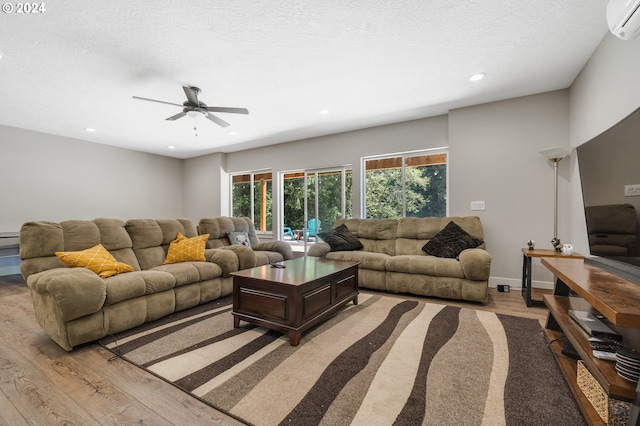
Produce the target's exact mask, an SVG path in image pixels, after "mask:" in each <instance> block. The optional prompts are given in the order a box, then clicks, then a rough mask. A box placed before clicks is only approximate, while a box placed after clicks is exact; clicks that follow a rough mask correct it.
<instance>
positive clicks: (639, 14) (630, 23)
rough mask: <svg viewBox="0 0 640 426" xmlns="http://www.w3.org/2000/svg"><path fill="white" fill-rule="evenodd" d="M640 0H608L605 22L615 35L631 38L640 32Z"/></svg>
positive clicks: (624, 38) (626, 38)
mask: <svg viewBox="0 0 640 426" xmlns="http://www.w3.org/2000/svg"><path fill="white" fill-rule="evenodd" d="M639 8H640V0H609V4H607V24H608V25H609V30H611V33H612V34H613V35H615V36H616V37H619V38H621V39H623V40H631V39H632V38H635V37H636V36H637V35H638V33H640V10H639Z"/></svg>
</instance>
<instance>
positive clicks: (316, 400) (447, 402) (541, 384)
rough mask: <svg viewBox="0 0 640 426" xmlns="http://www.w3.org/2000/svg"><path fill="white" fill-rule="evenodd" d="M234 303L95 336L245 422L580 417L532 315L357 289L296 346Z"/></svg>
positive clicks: (510, 421) (566, 421) (562, 421)
mask: <svg viewBox="0 0 640 426" xmlns="http://www.w3.org/2000/svg"><path fill="white" fill-rule="evenodd" d="M230 302H231V300H230V298H226V299H223V300H219V301H216V302H213V303H210V304H207V305H203V306H200V307H198V308H194V309H192V310H189V311H185V312H181V313H177V314H174V315H172V316H169V317H167V318H164V319H162V320H159V321H156V322H153V323H150V324H147V325H146V326H143V327H142V328H137V329H134V330H132V331H130V332H127V333H123V334H120V335H117V336H115V337H114V338H107V339H104V340H102V341H101V342H100V343H101V344H102V345H103V346H105V347H106V348H108V349H109V350H111V351H112V352H114V353H115V354H118V355H120V356H121V357H123V358H124V359H126V360H128V361H129V362H132V363H134V364H135V365H137V366H139V367H141V368H144V369H146V370H148V371H150V372H152V373H153V374H155V375H157V376H159V377H161V378H163V379H164V380H166V381H168V382H170V383H172V384H173V385H175V386H177V387H179V388H181V389H183V390H185V391H186V392H189V393H190V394H192V395H194V396H196V397H197V398H199V399H200V400H202V401H204V402H206V403H208V404H209V405H211V406H213V407H215V408H216V409H218V410H221V411H224V412H226V413H228V414H230V415H232V416H234V417H236V418H238V419H240V420H242V421H243V422H246V423H248V424H254V425H317V424H321V425H332V426H333V425H394V424H395V425H421V424H424V425H492V426H493V425H549V424H553V425H581V424H584V420H583V418H582V416H581V414H580V412H579V410H578V408H577V407H576V404H575V402H574V400H573V398H572V396H571V393H570V391H569V389H568V387H567V385H566V383H565V381H564V378H563V377H562V375H561V372H560V370H559V368H558V366H557V364H556V362H555V360H554V359H553V355H552V353H551V352H550V350H549V348H548V347H547V344H546V341H545V339H544V336H543V331H542V327H541V326H540V324H539V322H538V321H536V320H533V319H526V318H519V317H513V316H507V315H499V314H494V313H491V312H486V311H479V310H474V309H469V308H458V307H451V306H446V305H439V304H432V303H423V302H417V301H409V300H404V299H401V298H395V297H388V296H381V295H378V294H360V297H359V304H358V305H353V304H351V303H350V304H348V305H347V306H345V308H344V309H343V310H342V311H340V312H339V313H337V314H336V315H335V316H333V317H332V318H330V319H328V320H327V321H325V322H323V323H321V324H320V325H318V326H316V327H314V328H312V329H310V330H308V331H307V332H306V333H304V334H303V337H302V340H301V343H300V345H298V346H296V347H293V346H290V345H289V341H288V339H287V338H286V336H284V335H282V334H281V333H278V332H273V331H268V330H266V329H264V328H261V327H255V326H252V325H249V324H246V323H244V322H242V323H241V326H240V328H238V329H234V328H233V320H232V315H231V313H230V312H231V306H230Z"/></svg>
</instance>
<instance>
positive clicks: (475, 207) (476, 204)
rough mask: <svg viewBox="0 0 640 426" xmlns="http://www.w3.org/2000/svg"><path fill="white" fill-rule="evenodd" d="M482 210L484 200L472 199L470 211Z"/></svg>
mask: <svg viewBox="0 0 640 426" xmlns="http://www.w3.org/2000/svg"><path fill="white" fill-rule="evenodd" d="M478 210H484V201H472V202H471V211H478Z"/></svg>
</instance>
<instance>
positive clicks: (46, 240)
mask: <svg viewBox="0 0 640 426" xmlns="http://www.w3.org/2000/svg"><path fill="white" fill-rule="evenodd" d="M178 233H182V234H183V235H184V236H186V237H195V236H197V230H196V227H195V226H194V225H193V223H192V222H191V221H190V220H186V219H177V220H153V219H134V220H129V221H127V222H124V221H122V220H119V219H95V220H91V221H80V220H70V221H64V222H60V223H54V222H27V223H25V224H24V225H23V226H22V228H21V231H20V257H21V259H22V263H21V265H20V268H21V273H22V276H23V277H24V278H25V280H26V281H27V285H28V287H29V289H30V291H31V296H32V299H33V305H34V310H35V315H36V319H37V321H38V323H39V324H40V326H41V327H42V328H43V329H44V330H45V332H46V333H47V334H48V335H49V336H51V338H52V339H53V340H54V341H55V342H56V343H57V344H58V345H60V346H61V347H62V348H63V349H65V350H67V351H70V350H72V349H73V347H74V346H77V345H80V344H82V343H86V342H91V341H94V340H98V339H100V338H102V337H104V336H106V335H107V334H108V333H110V334H114V333H118V332H121V331H124V330H127V329H130V328H133V327H136V326H139V325H141V324H143V323H145V322H148V321H152V320H155V319H158V318H161V317H163V316H166V315H168V314H170V313H172V312H175V311H180V310H183V309H187V308H190V307H193V306H196V305H199V304H202V303H205V302H208V301H211V300H215V299H217V298H219V297H221V296H224V295H228V294H231V292H232V289H233V282H232V278H231V277H230V276H229V275H228V274H229V273H230V272H234V271H237V270H239V269H240V263H241V261H242V262H245V263H246V262H248V260H246V258H247V257H249V258H250V257H251V256H250V255H249V254H248V253H244V254H243V257H242V259H240V258H239V257H238V255H237V254H236V251H234V250H233V249H226V248H220V249H207V250H205V261H191V262H180V263H172V264H163V262H164V260H165V258H166V257H167V252H168V247H169V245H170V243H171V242H172V241H174V240H175V239H176V236H177V235H178ZM99 244H102V246H104V248H105V249H106V250H107V251H108V252H109V253H110V254H111V255H112V256H113V257H114V258H115V260H116V261H118V262H122V263H124V264H127V265H131V266H132V268H133V271H132V272H126V273H120V274H117V275H114V276H111V277H108V278H105V279H103V278H101V277H99V276H98V275H97V274H96V273H94V272H91V271H90V270H88V269H85V268H79V267H78V268H72V267H69V266H67V265H66V264H64V263H63V262H62V261H60V260H59V258H58V257H57V256H56V254H55V253H56V252H77V251H82V250H86V249H89V248H92V247H94V246H96V245H99ZM274 256H275V257H276V258H279V259H280V260H282V258H281V257H280V256H281V255H280V254H279V253H277V254H276V255H274Z"/></svg>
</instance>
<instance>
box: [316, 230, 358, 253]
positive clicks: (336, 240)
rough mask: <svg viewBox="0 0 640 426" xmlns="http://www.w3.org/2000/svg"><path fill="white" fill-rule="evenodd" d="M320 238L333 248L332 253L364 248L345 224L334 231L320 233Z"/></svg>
mask: <svg viewBox="0 0 640 426" xmlns="http://www.w3.org/2000/svg"><path fill="white" fill-rule="evenodd" d="M318 236H319V237H320V238H321V239H322V241H324V242H325V243H327V244H329V245H330V246H331V251H351V250H360V249H361V248H363V245H362V243H361V242H360V240H359V239H358V237H356V236H355V235H353V234H352V233H351V231H349V228H347V226H346V225H345V224H344V223H343V224H342V225H340V226H338V227H336V228H334V229H330V230H328V231H324V232H320V233H319V234H318Z"/></svg>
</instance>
